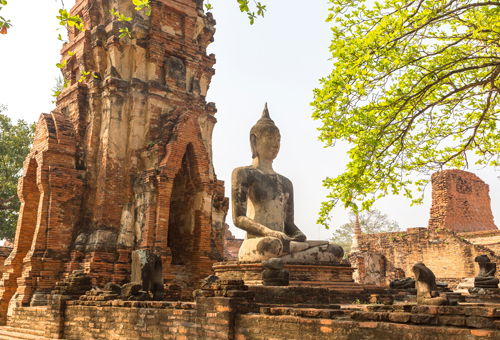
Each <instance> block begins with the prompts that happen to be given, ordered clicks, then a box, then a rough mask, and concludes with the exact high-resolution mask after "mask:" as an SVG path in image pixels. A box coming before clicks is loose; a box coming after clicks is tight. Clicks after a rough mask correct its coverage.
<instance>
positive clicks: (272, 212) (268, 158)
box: [231, 104, 344, 264]
mask: <svg viewBox="0 0 500 340" xmlns="http://www.w3.org/2000/svg"><path fill="white" fill-rule="evenodd" d="M280 140H281V136H280V131H279V129H278V127H277V126H276V125H275V124H274V121H273V120H272V119H271V118H270V116H269V110H268V108H267V104H266V106H265V108H264V111H263V113H262V117H261V118H260V119H259V120H258V121H257V123H256V124H255V125H254V126H253V127H252V129H251V130H250V145H251V149H252V158H253V161H252V165H250V166H244V167H240V168H236V169H234V171H233V174H232V180H231V185H232V192H231V197H232V213H233V222H234V224H235V226H236V227H238V228H240V229H243V230H245V231H246V232H247V235H246V238H245V240H244V241H243V243H242V245H241V247H240V250H239V254H238V260H239V261H245V262H247V261H248V262H259V261H265V260H268V259H271V258H279V259H280V260H282V261H283V262H284V263H302V264H313V263H338V262H339V261H340V260H341V258H342V256H343V254H344V251H343V249H342V247H340V246H338V245H333V244H329V243H328V241H307V240H306V236H305V235H304V233H302V232H301V231H300V229H299V228H298V227H297V226H296V225H295V222H294V205H293V185H292V182H291V181H290V180H289V179H288V178H286V177H285V176H283V175H280V174H278V173H276V172H275V171H274V169H273V161H274V159H275V158H276V156H277V155H278V152H279V149H280Z"/></svg>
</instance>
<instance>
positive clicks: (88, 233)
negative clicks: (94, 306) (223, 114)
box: [0, 0, 228, 323]
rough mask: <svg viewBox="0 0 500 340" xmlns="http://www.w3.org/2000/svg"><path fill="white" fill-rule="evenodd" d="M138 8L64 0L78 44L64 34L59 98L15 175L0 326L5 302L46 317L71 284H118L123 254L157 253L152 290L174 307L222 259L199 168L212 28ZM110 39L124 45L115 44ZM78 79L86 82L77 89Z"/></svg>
mask: <svg viewBox="0 0 500 340" xmlns="http://www.w3.org/2000/svg"><path fill="white" fill-rule="evenodd" d="M151 6H152V8H151V9H152V11H151V15H150V16H147V15H145V14H144V11H139V12H138V11H136V10H134V5H133V4H132V3H131V2H130V0H115V1H113V4H111V3H110V2H109V1H107V0H77V1H76V2H75V6H74V7H73V8H72V10H71V12H72V14H78V15H80V16H81V17H82V18H83V21H84V23H85V28H86V30H85V31H84V32H81V31H78V30H74V29H70V31H69V41H68V42H67V43H66V44H64V46H63V49H62V51H61V56H62V59H63V60H64V61H65V66H64V67H63V68H62V73H63V75H64V77H65V80H67V85H68V86H67V87H65V88H64V89H63V90H62V91H61V94H60V95H59V96H58V98H57V108H56V109H55V110H54V111H53V112H51V113H49V114H43V115H41V117H40V120H39V121H38V124H37V128H36V132H35V139H34V142H33V147H32V149H31V151H30V153H29V155H28V157H27V159H26V161H25V163H24V170H23V175H22V178H21V180H20V185H19V187H18V193H19V197H20V200H21V203H22V204H21V210H20V214H19V222H18V226H17V231H16V238H15V242H14V249H13V251H12V254H11V256H9V258H8V259H7V260H6V261H5V266H6V268H5V269H4V273H3V276H2V279H1V281H0V323H2V322H3V321H5V320H4V319H5V317H4V315H5V311H6V309H7V306H8V303H9V301H10V300H11V298H12V297H14V296H15V298H16V300H18V302H19V303H20V304H22V305H24V306H27V305H30V304H31V305H42V304H46V302H47V301H46V300H47V297H48V294H49V293H50V291H51V290H52V289H53V288H54V286H55V284H56V282H58V281H60V280H62V279H63V278H64V277H66V276H68V275H69V273H71V272H72V271H73V270H80V269H82V270H84V271H85V272H87V273H88V274H89V275H90V276H91V277H92V279H93V282H94V283H95V284H100V285H102V284H105V283H106V282H110V281H113V282H116V283H124V282H127V281H129V280H130V270H131V268H130V262H131V261H130V258H131V253H132V251H134V250H136V249H153V250H154V251H155V252H157V253H158V255H159V256H160V257H161V259H162V264H163V266H162V269H163V275H164V278H165V280H167V281H168V282H173V283H176V284H179V285H180V286H181V287H183V288H184V291H185V292H186V293H189V291H190V290H191V289H193V287H194V284H195V283H196V282H198V280H199V279H201V278H203V277H205V276H207V275H208V274H210V272H211V266H212V264H213V263H214V262H216V261H221V260H222V259H223V256H224V253H223V251H224V246H223V242H224V240H223V234H224V219H225V215H226V212H227V207H228V200H227V198H225V197H224V183H223V182H222V181H219V180H217V177H216V175H215V171H214V168H213V164H212V140H211V139H212V131H213V128H214V126H215V123H216V119H215V117H214V115H215V113H216V112H217V109H216V107H215V104H214V103H207V102H206V94H207V91H208V87H209V85H210V81H211V78H212V76H213V74H214V69H213V65H214V63H215V56H214V55H213V54H210V55H209V54H208V53H207V47H208V45H209V44H210V43H211V42H212V41H213V35H214V33H215V20H214V19H213V17H212V15H211V14H205V13H204V9H203V2H202V1H194V0H159V1H152V2H151ZM111 8H115V9H117V10H118V11H119V12H120V13H123V14H124V15H127V16H130V17H132V20H131V21H130V22H126V23H125V22H120V21H118V20H117V19H116V18H115V17H114V16H113V15H112V14H111V13H110V9H111ZM124 26H127V28H129V29H130V31H131V32H132V33H131V34H132V38H130V39H128V38H122V39H120V38H119V29H120V28H123V27H124ZM69 52H71V53H69ZM70 55H71V56H70ZM83 71H88V72H92V74H93V75H92V76H91V75H89V76H88V79H87V80H85V81H81V82H80V81H78V80H79V79H80V76H81V75H82V72H83ZM30 250H31V251H30Z"/></svg>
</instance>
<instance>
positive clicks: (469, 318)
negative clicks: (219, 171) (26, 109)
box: [0, 0, 500, 340]
mask: <svg viewBox="0 0 500 340" xmlns="http://www.w3.org/2000/svg"><path fill="white" fill-rule="evenodd" d="M151 6H152V11H151V12H152V14H151V16H147V15H145V14H144V13H143V12H137V11H135V10H134V8H133V7H134V6H133V5H131V1H130V0H111V1H108V0H77V1H76V5H75V7H74V8H73V9H72V13H73V14H79V15H81V16H82V17H83V18H84V21H85V26H86V27H87V28H88V29H87V30H86V31H85V32H79V31H76V30H71V31H70V32H69V42H68V43H67V44H65V46H64V48H63V50H62V55H63V59H67V64H66V66H65V67H64V69H63V73H64V75H65V78H66V79H68V80H69V81H70V83H69V86H68V87H67V88H65V89H64V90H63V91H62V93H61V95H60V96H59V97H58V101H57V108H56V110H54V111H53V112H52V113H50V114H43V115H42V116H41V117H40V120H39V122H38V124H37V129H36V135H35V140H34V143H33V148H32V150H31V152H30V154H29V155H28V157H27V159H26V161H25V166H24V170H23V171H24V172H23V176H22V178H21V180H20V183H19V187H18V193H19V197H20V199H21V202H22V205H21V210H20V214H19V221H18V227H17V232H16V238H15V242H14V244H13V249H12V251H10V248H6V247H0V272H1V273H2V277H1V280H0V339H13V338H14V339H37V340H43V339H75V340H80V339H85V340H87V339H102V340H109V339H130V340H132V339H176V340H187V339H200V340H206V339H227V340H234V339H236V340H247V339H248V340H250V339H262V340H264V339H265V340H267V339H298V338H300V339H339V340H348V339H388V340H404V339H408V340H409V339H412V340H431V339H432V340H435V339H443V340H444V339H446V340H464V339H471V340H472V339H474V340H478V339H499V338H500V308H498V306H499V305H498V303H500V289H498V288H494V287H493V288H491V289H490V290H489V291H487V292H486V294H485V293H484V292H481V291H479V290H478V291H477V293H476V294H470V295H467V296H464V295H461V294H460V293H454V292H451V291H450V290H449V289H447V288H440V289H439V290H438V289H437V288H436V287H431V285H429V290H430V289H431V288H433V289H434V288H436V289H434V290H433V291H432V292H431V291H430V292H429V295H430V293H432V294H435V295H436V296H433V297H430V298H429V299H426V300H425V301H424V300H420V302H419V300H418V297H419V296H418V294H419V293H418V292H417V295H415V294H414V292H413V291H411V290H407V291H405V290H401V289H399V290H398V289H390V288H388V287H387V283H388V280H390V279H392V278H401V277H405V276H409V275H410V272H411V270H412V267H414V264H415V262H418V261H424V262H425V263H426V264H427V266H429V268H432V269H433V270H434V271H435V272H436V276H437V277H438V278H447V279H448V282H450V283H451V282H453V280H455V279H456V278H463V277H467V276H477V273H478V268H477V265H476V264H475V262H474V257H476V256H478V255H488V258H489V259H491V261H492V263H490V264H488V268H491V267H492V266H496V265H495V264H494V263H500V258H499V257H498V256H496V255H495V253H494V251H498V249H500V233H499V232H498V230H497V229H496V227H495V226H494V224H493V218H492V216H491V209H490V210H487V208H488V209H489V197H488V195H487V186H486V185H485V184H484V183H482V182H480V180H478V179H477V178H475V177H473V176H470V175H468V174H463V175H462V174H460V173H458V172H455V171H452V172H447V173H445V174H446V176H444V175H443V176H441V175H436V176H435V178H433V181H434V183H435V185H436V186H437V187H439V188H440V190H441V191H439V192H436V197H437V199H438V201H436V204H435V205H433V211H432V216H433V217H432V219H431V223H430V228H415V229H411V230H408V231H407V232H400V233H385V234H376V235H363V234H361V233H360V232H358V233H357V241H358V244H357V251H356V252H355V253H354V256H355V260H354V261H353V263H354V264H355V266H356V267H357V269H358V272H357V275H358V278H359V279H360V281H361V282H362V283H363V284H356V283H354V282H353V277H352V271H353V268H352V267H351V265H350V264H349V263H348V262H347V260H345V259H342V260H341V261H339V263H336V264H334V265H332V264H330V265H329V264H328V263H320V264H318V263H314V261H312V260H311V261H310V262H307V263H301V262H300V261H299V262H291V263H285V264H284V265H283V263H281V266H280V267H279V268H275V267H274V266H276V261H274V260H275V258H271V259H269V260H268V261H264V262H258V261H257V262H244V261H239V259H238V250H239V248H240V246H241V244H242V240H238V239H236V238H234V236H232V234H231V233H230V232H229V231H228V229H227V225H226V224H225V222H224V221H225V216H226V213H227V208H228V200H227V198H225V197H224V184H223V182H221V181H219V180H217V178H216V176H215V172H214V169H213V165H212V155H211V134H212V129H213V128H214V124H215V122H216V119H215V118H214V114H215V111H216V110H215V105H214V104H213V103H206V101H205V95H206V93H207V90H208V86H209V83H210V80H211V77H212V75H213V74H214V70H213V68H212V66H213V64H214V62H215V58H214V56H213V55H207V53H206V48H207V46H208V44H209V43H210V42H211V41H212V38H213V34H214V31H215V29H214V25H215V21H214V20H213V18H212V16H211V15H210V14H205V13H204V11H203V1H202V0H151ZM112 8H114V9H116V10H118V11H119V12H121V13H123V14H125V15H130V16H132V17H133V20H132V21H131V22H123V21H118V20H116V18H115V17H113V16H112V15H111V13H110V9H112ZM125 27H126V28H128V29H129V30H130V32H131V33H132V37H130V38H128V37H122V38H120V37H119V34H120V31H119V30H120V29H122V28H125ZM70 51H71V52H72V53H71V54H73V53H75V55H73V56H71V57H70V56H69V54H68V52H70ZM87 72H91V73H89V74H87ZM82 74H83V75H85V74H87V76H88V77H87V79H83V78H80V77H81V75H82ZM92 74H93V75H95V77H94V76H90V75H92ZM79 80H82V81H79ZM443 178H444V179H443ZM469 189H470V190H469ZM457 202H458V203H457ZM457 204H459V205H457ZM457 207H462V208H463V207H467V209H466V208H463V209H462V210H463V211H459V210H460V209H459V208H457ZM477 209H486V210H484V211H485V212H486V213H485V214H482V212H481V211H480V210H479V212H478V210H477ZM488 211H489V215H488ZM454 231H461V233H459V234H458V233H455V232H454ZM467 240H470V242H469V241H467ZM303 241H304V240H303ZM315 242H316V243H315ZM318 242H320V243H321V245H320V244H319V243H318ZM311 243H312V244H313V245H315V244H316V245H317V246H318V247H319V246H322V247H324V248H325V249H326V248H328V247H330V245H329V244H328V243H326V244H323V243H325V242H322V241H311ZM484 244H487V245H488V246H489V247H490V248H486V247H484ZM315 247H316V246H315ZM315 247H311V248H308V249H314V248H315ZM288 250H290V249H288ZM306 250H307V249H306ZM9 252H10V255H8V254H9ZM298 253H300V251H298ZM7 256H8V257H7ZM339 256H340V255H339ZM6 257H7V258H6ZM5 258H6V259H5ZM4 259H5V261H3V260H4ZM224 259H225V260H226V261H225V262H218V261H222V260H224ZM227 260H232V261H227ZM313 260H314V259H313ZM216 262H218V263H216ZM2 265H3V267H2ZM483 266H486V265H484V264H483ZM495 268H496V267H495ZM278 272H279V273H281V274H285V272H286V273H287V275H286V280H284V279H283V280H278V281H279V282H278V283H279V284H277V283H276V282H271V281H273V280H270V279H273V278H274V279H275V277H274V276H272V275H269V277H266V273H267V274H273V275H274V274H276V273H278ZM214 273H215V274H217V275H218V276H216V275H213V274H214ZM242 273H243V274H242ZM288 274H289V275H288ZM483 274H484V273H483ZM486 274H487V273H486ZM486 274H484V275H483V276H480V277H478V278H476V279H477V280H478V281H480V280H483V281H484V282H486V280H487V279H488V280H489V281H488V282H490V281H492V280H491V278H490V277H489V276H488V275H490V274H488V275H486ZM491 275H493V274H491ZM496 275H497V277H498V275H499V273H498V272H497V273H496ZM234 277H241V279H235V278H234ZM284 277H285V275H283V278H284ZM202 278H203V279H202ZM200 279H202V280H200ZM433 279H434V278H433ZM284 281H286V282H285V283H284ZM483 281H482V282H483ZM270 282H271V283H272V284H270ZM484 282H483V283H484ZM488 282H486V283H488ZM494 282H497V281H496V280H495V279H494V278H493V283H494ZM434 283H435V282H434ZM119 284H120V285H121V286H120V285H119ZM145 286H148V287H149V288H145ZM153 286H156V287H157V286H162V287H161V289H166V291H161V293H165V294H158V295H155V294H154V293H155V292H156V293H157V292H159V290H158V291H155V292H152V293H153V294H149V293H150V290H151V291H152V290H153V289H154V287H153ZM434 286H435V284H434ZM486 286H488V287H490V286H493V284H489V285H486ZM475 288H476V287H475ZM141 289H142V290H141ZM422 301H424V303H422ZM426 301H427V302H428V301H430V302H433V301H439V302H440V304H444V303H446V304H448V305H446V306H444V305H443V306H437V305H434V306H429V305H426V304H425V303H426ZM485 301H486V302H485ZM459 302H460V303H463V302H466V303H467V304H459ZM491 302H493V303H494V304H492V303H491Z"/></svg>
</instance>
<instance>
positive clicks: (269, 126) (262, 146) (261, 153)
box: [250, 103, 281, 160]
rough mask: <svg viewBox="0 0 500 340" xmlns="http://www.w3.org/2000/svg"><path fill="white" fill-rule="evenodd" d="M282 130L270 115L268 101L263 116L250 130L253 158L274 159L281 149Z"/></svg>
mask: <svg viewBox="0 0 500 340" xmlns="http://www.w3.org/2000/svg"><path fill="white" fill-rule="evenodd" d="M280 140H281V135H280V130H279V129H278V127H277V126H276V125H275V124H274V121H273V120H272V119H271V117H269V110H268V109H267V103H266V106H265V107H264V111H263V112H262V117H260V119H259V120H258V121H257V123H255V125H254V126H253V127H252V129H251V130H250V146H251V147H252V158H256V157H259V158H261V159H267V160H273V159H275V158H276V156H277V155H278V152H279V150H280Z"/></svg>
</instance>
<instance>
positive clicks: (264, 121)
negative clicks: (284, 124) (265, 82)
mask: <svg viewBox="0 0 500 340" xmlns="http://www.w3.org/2000/svg"><path fill="white" fill-rule="evenodd" d="M257 124H272V125H274V121H273V120H272V119H271V116H270V115H269V109H268V107H267V103H266V104H265V105H264V110H263V111H262V116H261V117H260V119H259V120H258V121H257Z"/></svg>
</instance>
